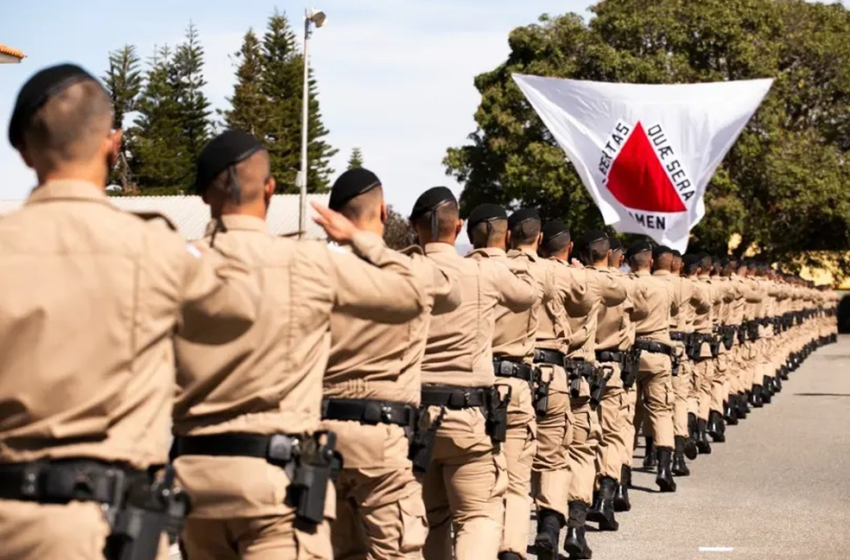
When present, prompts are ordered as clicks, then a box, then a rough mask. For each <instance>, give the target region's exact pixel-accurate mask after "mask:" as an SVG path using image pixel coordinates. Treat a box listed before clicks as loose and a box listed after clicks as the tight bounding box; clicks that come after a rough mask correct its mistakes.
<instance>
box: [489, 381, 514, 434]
mask: <svg viewBox="0 0 850 560" xmlns="http://www.w3.org/2000/svg"><path fill="white" fill-rule="evenodd" d="M499 387H504V388H505V389H506V390H507V392H506V393H505V396H504V397H503V396H502V393H501V392H500V391H499ZM510 402H511V386H510V385H501V386H500V385H495V386H493V388H492V389H491V390H490V393H489V398H488V399H487V424H486V427H487V435H488V436H490V440H491V441H492V442H493V443H504V442H505V441H506V440H507V439H508V403H510Z"/></svg>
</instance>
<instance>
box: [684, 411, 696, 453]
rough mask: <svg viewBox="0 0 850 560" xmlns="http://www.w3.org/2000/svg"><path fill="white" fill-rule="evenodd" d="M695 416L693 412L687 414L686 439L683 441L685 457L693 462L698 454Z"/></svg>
mask: <svg viewBox="0 0 850 560" xmlns="http://www.w3.org/2000/svg"><path fill="white" fill-rule="evenodd" d="M698 426H699V423H698V422H697V415H696V414H694V413H693V412H689V413H688V437H687V439H686V440H685V457H687V458H688V459H690V460H691V461H693V460H694V459H696V458H697V455H698V454H699V449H698V448H697V438H698V437H699V433H698V430H699V428H698Z"/></svg>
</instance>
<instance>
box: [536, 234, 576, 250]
mask: <svg viewBox="0 0 850 560" xmlns="http://www.w3.org/2000/svg"><path fill="white" fill-rule="evenodd" d="M570 241H571V239H570V232H568V231H565V232H564V233H562V234H560V235H557V236H555V237H553V238H551V239H548V240H546V242H545V244H544V245H543V247H542V249H543V252H544V253H546V254H547V255H554V254H555V253H560V252H561V251H563V250H564V249H566V248H567V247H568V246H569V244H570Z"/></svg>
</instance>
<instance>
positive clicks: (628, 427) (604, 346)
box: [596, 268, 635, 481]
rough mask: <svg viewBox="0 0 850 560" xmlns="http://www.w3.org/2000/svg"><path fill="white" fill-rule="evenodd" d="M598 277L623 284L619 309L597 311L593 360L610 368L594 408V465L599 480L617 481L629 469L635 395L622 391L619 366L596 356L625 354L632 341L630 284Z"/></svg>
mask: <svg viewBox="0 0 850 560" xmlns="http://www.w3.org/2000/svg"><path fill="white" fill-rule="evenodd" d="M599 273H600V274H605V275H608V276H611V277H612V278H613V279H615V280H616V281H618V282H620V283H621V284H623V287H624V289H625V291H626V299H625V300H624V301H623V302H622V303H621V304H619V305H616V306H611V307H606V306H602V307H601V308H600V309H599V319H598V321H599V323H598V325H597V328H596V356H597V360H598V361H599V362H600V365H602V366H606V367H610V368H613V370H614V371H613V375H612V376H611V379H610V380H609V381H608V383H607V386H606V389H605V391H604V392H603V394H602V400H601V401H600V403H599V407H598V408H597V413H598V417H599V424H600V427H601V430H602V435H601V438H600V440H599V446H598V447H597V450H596V462H597V464H598V471H599V472H598V475H599V477H600V478H604V477H608V478H613V479H614V480H616V481H619V480H620V473H621V470H622V467H623V466H624V465H625V466H629V467H630V466H631V463H632V461H631V453H632V451H633V450H632V443H631V442H630V440H631V439H633V438H634V425H633V421H634V410H633V408H632V407H633V406H634V402H633V399H630V394H632V395H633V394H634V393H635V388H634V385H632V386H630V387H628V388H625V387H624V386H623V377H622V373H623V372H622V370H621V367H620V363H618V362H611V361H602V359H601V358H600V355H602V356H604V355H606V353H608V352H618V353H620V352H626V351H628V350H629V349H630V348H631V347H632V345H633V344H634V341H635V334H634V325H633V324H632V322H631V315H632V314H633V313H634V311H635V305H634V298H633V296H632V291H633V290H634V280H633V279H632V278H631V277H629V276H626V275H625V274H622V273H621V272H619V271H618V270H617V269H615V268H607V269H599Z"/></svg>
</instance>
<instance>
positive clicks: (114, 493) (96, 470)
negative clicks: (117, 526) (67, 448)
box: [0, 459, 150, 506]
mask: <svg viewBox="0 0 850 560" xmlns="http://www.w3.org/2000/svg"><path fill="white" fill-rule="evenodd" d="M149 479H150V477H149V475H148V473H147V472H145V471H137V470H132V469H129V468H126V467H123V466H118V465H114V464H110V463H103V462H100V461H94V460H88V459H70V460H62V461H52V462H48V461H35V462H32V463H9V464H4V465H0V499H4V500H22V501H34V502H41V503H47V504H65V503H68V502H70V501H73V500H76V501H87V502H99V503H101V504H106V505H110V506H111V505H118V504H120V503H121V502H122V500H123V499H124V494H125V492H126V491H127V489H128V488H129V487H130V486H131V485H132V484H134V483H138V482H146V481H148V480H149Z"/></svg>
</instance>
